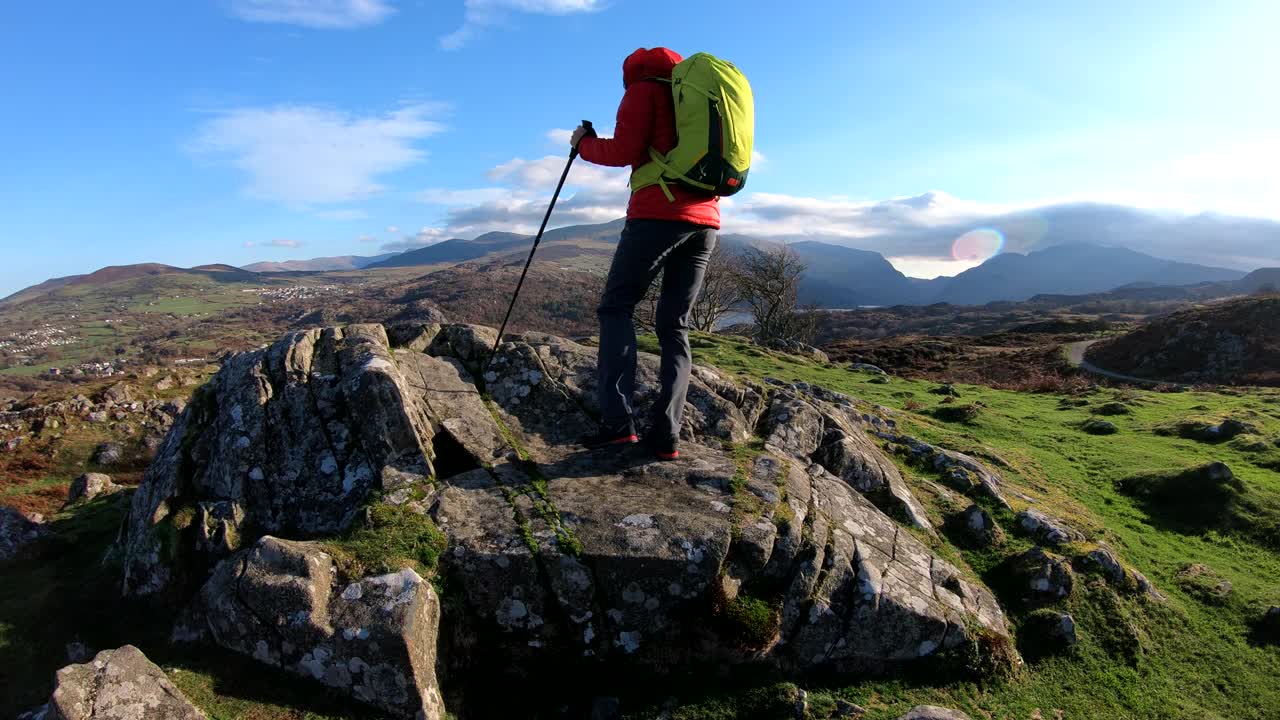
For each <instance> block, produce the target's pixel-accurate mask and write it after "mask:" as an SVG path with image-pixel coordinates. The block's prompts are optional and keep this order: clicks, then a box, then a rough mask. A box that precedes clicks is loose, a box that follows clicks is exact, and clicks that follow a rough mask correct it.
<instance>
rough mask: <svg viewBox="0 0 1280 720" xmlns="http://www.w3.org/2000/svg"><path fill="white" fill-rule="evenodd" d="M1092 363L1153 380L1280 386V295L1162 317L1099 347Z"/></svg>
mask: <svg viewBox="0 0 1280 720" xmlns="http://www.w3.org/2000/svg"><path fill="white" fill-rule="evenodd" d="M1088 359H1089V361H1090V362H1092V363H1094V364H1096V365H1098V366H1099V367H1102V368H1105V369H1107V370H1110V371H1113V372H1119V373H1124V374H1127V375H1134V376H1137V377H1143V378H1150V379H1152V380H1167V381H1171V382H1184V383H1221V384H1229V385H1280V295H1268V296H1262V297H1247V298H1238V299H1235V300H1226V301H1222V302H1216V303H1211V304H1207V305H1203V306H1198V307H1193V308H1190V309H1187V310H1182V311H1180V312H1176V313H1173V314H1171V315H1168V316H1165V317H1159V318H1156V319H1154V320H1151V321H1150V322H1148V323H1146V324H1145V325H1143V326H1141V327H1139V328H1137V329H1135V330H1133V331H1132V332H1129V333H1126V334H1124V335H1120V336H1118V337H1115V338H1111V339H1108V340H1105V341H1102V342H1099V343H1097V344H1095V345H1094V346H1092V347H1091V348H1090V349H1089V352H1088Z"/></svg>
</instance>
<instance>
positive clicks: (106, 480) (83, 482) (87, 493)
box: [67, 473, 123, 505]
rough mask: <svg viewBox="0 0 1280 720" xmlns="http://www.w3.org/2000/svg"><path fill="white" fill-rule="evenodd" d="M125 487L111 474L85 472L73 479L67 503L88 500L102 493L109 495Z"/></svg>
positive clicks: (68, 491)
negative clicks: (115, 480)
mask: <svg viewBox="0 0 1280 720" xmlns="http://www.w3.org/2000/svg"><path fill="white" fill-rule="evenodd" d="M122 489H123V488H122V487H121V486H119V485H117V484H115V483H114V482H112V480H111V476H110V475H104V474H103V473H85V474H83V475H81V476H80V477H78V478H76V479H75V480H72V481H71V487H70V488H69V489H68V490H67V505H72V504H75V503H77V502H88V501H89V500H92V499H94V498H96V497H99V496H101V495H109V494H111V493H113V492H116V491H118V490H122Z"/></svg>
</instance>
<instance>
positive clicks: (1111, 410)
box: [1093, 402, 1133, 415]
mask: <svg viewBox="0 0 1280 720" xmlns="http://www.w3.org/2000/svg"><path fill="white" fill-rule="evenodd" d="M1093 413H1094V414H1095V415H1132V414H1133V410H1132V409H1130V407H1129V406H1128V405H1126V404H1124V403H1122V402H1109V403H1104V404H1102V405H1099V406H1098V407H1096V408H1094V409H1093Z"/></svg>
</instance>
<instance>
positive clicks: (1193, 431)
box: [1155, 418, 1259, 443]
mask: <svg viewBox="0 0 1280 720" xmlns="http://www.w3.org/2000/svg"><path fill="white" fill-rule="evenodd" d="M1258 432H1259V430H1258V427H1257V426H1256V425H1254V424H1252V423H1249V422H1245V421H1244V420H1239V419H1237V418H1187V419H1185V420H1179V421H1177V422H1174V423H1169V424H1165V425H1161V426H1159V427H1157V428H1156V429H1155V433H1156V434H1157V435H1165V436H1175V437H1180V438H1186V439H1188V440H1198V441H1200V442H1204V443H1220V442H1226V441H1228V440H1231V439H1232V438H1235V437H1237V436H1240V435H1256V434H1257V433H1258Z"/></svg>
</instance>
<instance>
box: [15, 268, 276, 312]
mask: <svg viewBox="0 0 1280 720" xmlns="http://www.w3.org/2000/svg"><path fill="white" fill-rule="evenodd" d="M161 276H186V277H189V278H192V277H201V278H207V279H209V280H214V281H216V282H252V281H254V280H255V279H257V274H256V273H254V272H252V271H247V270H243V269H241V268H238V267H234V266H231V265H222V264H215V265H198V266H196V267H193V268H179V267H173V266H172V265H164V264H161V263H138V264H135V265H108V266H107V267H104V268H99V269H98V270H95V271H93V272H91V273H88V274H85V275H69V276H67V277H61V278H53V279H50V280H46V281H44V282H42V283H40V284H38V285H32V286H31V287H28V288H24V289H23V290H19V291H18V292H16V293H14V294H12V295H10V296H8V297H6V298H3V299H0V306H7V305H17V304H19V303H23V302H26V301H27V300H31V299H33V298H37V297H40V296H42V295H45V294H47V293H50V292H54V291H56V290H59V289H61V288H66V287H75V286H102V285H109V284H112V283H117V282H120V281H123V280H138V279H141V278H154V277H161Z"/></svg>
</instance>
